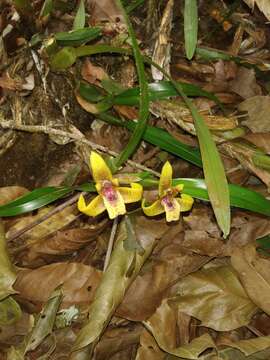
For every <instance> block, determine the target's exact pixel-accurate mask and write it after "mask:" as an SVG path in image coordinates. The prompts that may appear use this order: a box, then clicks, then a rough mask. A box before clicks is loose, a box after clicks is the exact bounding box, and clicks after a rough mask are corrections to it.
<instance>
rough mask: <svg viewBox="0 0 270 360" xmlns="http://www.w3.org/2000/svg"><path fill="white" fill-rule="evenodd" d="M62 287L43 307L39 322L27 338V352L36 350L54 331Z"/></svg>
mask: <svg viewBox="0 0 270 360" xmlns="http://www.w3.org/2000/svg"><path fill="white" fill-rule="evenodd" d="M62 297H63V295H62V291H61V289H56V290H55V291H54V292H53V293H52V294H51V296H50V298H49V299H48V301H47V303H46V304H45V306H44V308H43V309H42V311H41V313H40V315H39V317H38V319H37V322H36V324H35V326H34V328H33V331H32V332H31V334H30V336H29V337H28V339H27V343H26V345H25V353H26V352H27V351H31V350H35V349H36V348H37V347H38V345H40V344H41V342H42V341H43V340H44V339H45V338H46V337H47V336H48V335H49V334H50V333H51V332H52V330H53V325H54V322H55V317H56V314H57V311H58V308H59V306H60V303H61V301H62Z"/></svg>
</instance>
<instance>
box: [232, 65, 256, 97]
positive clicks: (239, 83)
mask: <svg viewBox="0 0 270 360" xmlns="http://www.w3.org/2000/svg"><path fill="white" fill-rule="evenodd" d="M230 90H231V91H233V92H235V93H236V94H238V95H240V96H241V97H242V98H244V99H248V98H251V97H252V96H256V95H261V94H262V90H261V88H260V86H259V85H258V84H257V81H256V76H255V71H254V69H247V68H245V67H239V68H238V71H237V75H236V78H235V79H233V80H232V81H231V82H230Z"/></svg>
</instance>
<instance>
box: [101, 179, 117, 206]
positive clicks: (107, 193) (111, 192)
mask: <svg viewBox="0 0 270 360" xmlns="http://www.w3.org/2000/svg"><path fill="white" fill-rule="evenodd" d="M101 192H102V195H103V196H104V197H105V198H106V199H107V200H108V201H109V202H111V203H113V202H115V201H116V200H117V193H116V191H115V189H114V186H113V184H112V183H111V181H108V180H105V181H104V182H103V184H102V190H101Z"/></svg>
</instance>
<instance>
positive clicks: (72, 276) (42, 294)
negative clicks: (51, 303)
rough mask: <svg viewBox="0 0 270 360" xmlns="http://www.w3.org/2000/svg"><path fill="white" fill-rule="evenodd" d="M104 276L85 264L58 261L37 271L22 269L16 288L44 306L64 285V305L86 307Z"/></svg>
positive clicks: (23, 297)
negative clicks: (53, 292) (53, 293)
mask: <svg viewBox="0 0 270 360" xmlns="http://www.w3.org/2000/svg"><path fill="white" fill-rule="evenodd" d="M101 275H102V273H101V272H100V271H99V270H97V269H95V268H93V267H91V266H87V265H84V264H81V263H72V262H71V263H69V262H63V263H55V264H50V265H45V266H41V267H40V268H38V269H35V270H30V269H28V270H20V271H19V272H18V276H17V280H16V282H15V284H14V289H15V290H16V291H18V292H19V296H20V298H22V299H24V300H27V301H30V302H31V303H34V304H35V305H38V306H40V305H42V304H44V303H45V302H46V301H47V300H48V298H49V296H50V294H51V293H52V291H53V290H54V289H55V288H56V287H57V286H59V285H61V284H62V291H63V296H64V297H63V303H62V307H69V306H70V305H72V304H75V305H80V306H85V305H87V304H89V303H90V301H91V300H92V298H93V296H94V293H95V291H96V288H97V286H98V284H99V281H100V279H101Z"/></svg>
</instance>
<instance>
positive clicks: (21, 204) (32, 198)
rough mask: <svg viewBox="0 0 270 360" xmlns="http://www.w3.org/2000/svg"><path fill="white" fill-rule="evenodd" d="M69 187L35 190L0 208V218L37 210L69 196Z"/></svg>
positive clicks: (70, 189)
mask: <svg viewBox="0 0 270 360" xmlns="http://www.w3.org/2000/svg"><path fill="white" fill-rule="evenodd" d="M72 190H73V189H72V188H70V187H60V188H59V187H58V188H57V187H53V186H50V187H46V188H40V189H35V190H33V191H31V192H30V193H28V194H26V195H24V196H21V197H20V198H18V199H16V200H14V201H11V202H10V203H8V204H6V205H3V206H0V216H1V217H7V216H16V215H20V214H25V213H27V212H30V211H33V210H36V209H39V208H41V207H43V206H45V205H48V204H50V203H52V202H53V201H55V200H57V199H60V198H62V197H64V196H65V195H67V194H69V193H70V192H71V191H72Z"/></svg>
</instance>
